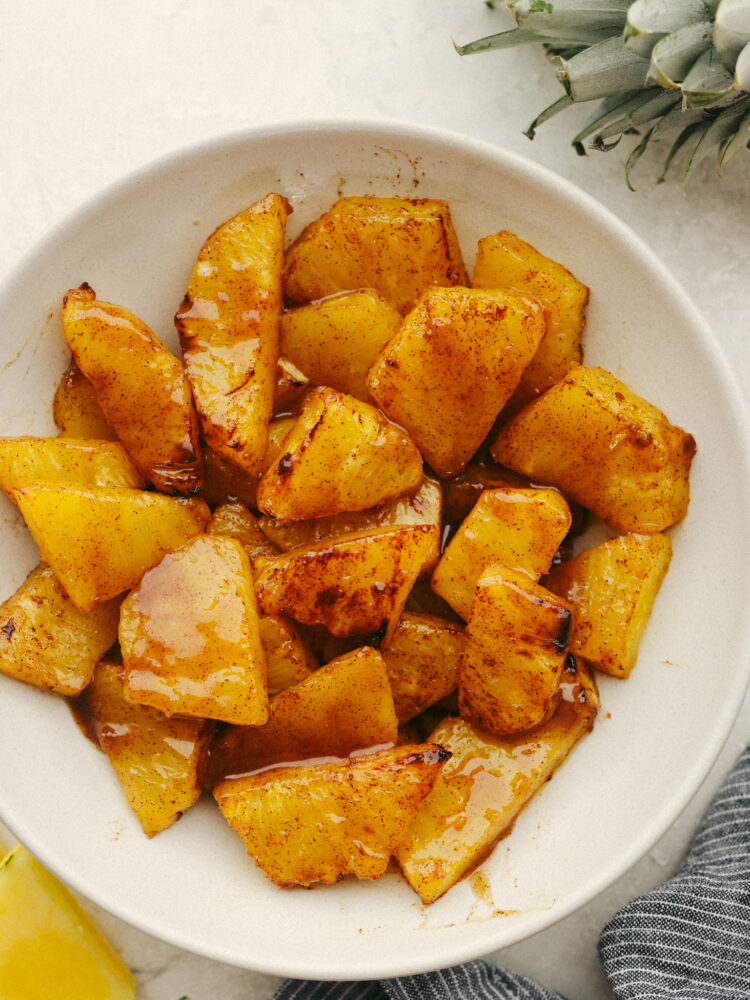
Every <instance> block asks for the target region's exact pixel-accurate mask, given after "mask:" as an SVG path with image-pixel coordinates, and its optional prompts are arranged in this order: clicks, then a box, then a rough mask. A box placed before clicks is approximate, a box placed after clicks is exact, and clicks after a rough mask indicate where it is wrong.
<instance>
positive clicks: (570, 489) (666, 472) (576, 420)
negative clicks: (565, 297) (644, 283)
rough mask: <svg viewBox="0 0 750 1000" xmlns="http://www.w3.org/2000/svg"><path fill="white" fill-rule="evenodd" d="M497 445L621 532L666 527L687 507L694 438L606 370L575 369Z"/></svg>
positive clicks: (498, 456) (499, 452)
mask: <svg viewBox="0 0 750 1000" xmlns="http://www.w3.org/2000/svg"><path fill="white" fill-rule="evenodd" d="M491 451H492V457H493V458H494V459H495V460H496V461H498V462H503V463H504V464H505V465H508V466H510V468H511V469H515V470H517V471H518V472H522V473H523V474H524V475H526V476H529V477H530V478H532V479H533V480H535V481H536V482H543V483H548V484H550V485H552V486H557V487H558V488H559V489H561V490H562V491H563V493H566V494H568V495H570V496H572V497H573V498H574V499H575V500H577V501H578V502H579V503H581V504H583V506H584V507H588V509H589V510H592V511H593V512H594V513H595V514H598V515H599V517H601V518H602V519H603V520H604V521H606V522H607V523H608V524H611V525H612V526H613V527H614V528H616V529H617V530H618V531H635V532H644V533H648V534H651V533H652V532H657V531H662V530H663V529H664V528H668V527H669V526H670V525H671V524H674V523H675V522H676V521H679V520H680V519H681V518H682V517H684V516H685V513H686V511H687V507H688V500H689V496H690V486H689V482H688V476H689V473H690V463H691V462H692V459H693V455H694V454H695V440H694V438H693V436H692V435H691V434H687V433H686V432H685V431H684V430H682V428H681V427H675V426H674V425H673V424H670V423H669V421H668V420H667V418H666V417H665V416H664V414H663V413H662V412H661V411H660V410H657V409H656V407H655V406H652V405H651V404H650V403H647V402H646V401H645V400H644V399H641V398H640V397H639V396H636V395H635V393H634V392H631V390H630V389H628V387H627V386H626V385H624V384H623V383H622V382H620V381H618V380H617V379H616V378H615V377H614V375H611V374H610V373H609V372H606V371H604V370H603V369H602V368H583V367H579V368H574V369H573V370H572V371H571V372H570V373H569V374H568V375H567V376H566V378H564V379H563V380H562V382H558V384H557V385H554V386H553V387H552V388H551V389H548V390H547V392H545V393H544V395H543V396H540V397H539V398H538V399H536V400H535V401H534V402H533V403H530V404H529V405H528V406H527V407H526V408H525V409H524V410H522V411H521V413H518V414H517V415H516V416H515V417H514V418H513V419H512V420H511V421H510V422H509V423H508V424H506V426H505V427H504V428H503V430H502V431H501V432H500V435H499V436H498V438H497V440H496V441H495V443H494V444H493V445H492V449H491Z"/></svg>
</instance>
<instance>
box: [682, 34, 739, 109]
mask: <svg viewBox="0 0 750 1000" xmlns="http://www.w3.org/2000/svg"><path fill="white" fill-rule="evenodd" d="M681 90H682V96H683V100H684V102H685V107H686V108H705V107H716V105H717V104H719V103H721V102H723V101H726V100H728V99H730V98H731V97H732V96H733V94H734V93H735V86H734V77H733V76H732V74H731V73H730V72H729V70H728V69H727V68H726V66H725V65H724V64H723V63H722V61H721V60H720V59H719V56H718V55H717V53H716V49H715V48H714V47H713V45H712V46H711V47H710V48H708V49H706V51H705V52H704V53H703V55H701V56H699V57H698V58H697V59H696V61H695V63H694V64H693V66H692V68H691V69H690V72H689V73H688V75H687V76H686V77H685V79H684V80H683V81H682V87H681Z"/></svg>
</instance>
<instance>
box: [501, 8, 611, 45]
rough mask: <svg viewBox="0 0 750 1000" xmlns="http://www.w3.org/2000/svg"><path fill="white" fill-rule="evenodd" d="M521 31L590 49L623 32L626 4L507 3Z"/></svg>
mask: <svg viewBox="0 0 750 1000" xmlns="http://www.w3.org/2000/svg"><path fill="white" fill-rule="evenodd" d="M507 2H508V7H509V8H510V11H511V13H512V14H513V17H514V18H515V20H516V23H517V24H518V27H519V28H520V29H521V30H522V31H530V32H532V33H533V34H535V35H544V36H545V37H547V38H550V37H551V38H555V39H556V40H557V41H558V42H574V43H576V44H586V45H592V44H594V43H596V42H600V41H603V40H604V39H605V38H609V37H610V36H611V35H613V34H615V33H617V32H618V31H620V30H621V29H622V26H623V24H624V23H625V15H626V12H627V9H628V3H629V0H552V2H548V0H507Z"/></svg>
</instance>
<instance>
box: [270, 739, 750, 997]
mask: <svg viewBox="0 0 750 1000" xmlns="http://www.w3.org/2000/svg"><path fill="white" fill-rule="evenodd" d="M599 956H600V958H601V962H602V966H603V967H604V971H605V973H606V975H607V978H608V979H609V982H610V985H611V986H612V990H613V993H614V996H615V997H616V998H617V1000H666V998H669V1000H750V747H748V749H747V750H746V751H745V752H744V754H743V755H742V757H741V758H740V760H739V761H738V763H737V765H736V767H735V769H734V771H733V772H732V774H731V775H730V776H729V778H727V780H726V782H725V783H724V785H723V787H722V788H721V790H720V792H719V794H718V795H717V797H716V799H715V800H714V802H713V804H712V806H711V808H710V809H709V812H708V815H707V816H706V818H705V819H704V821H703V824H702V826H701V828H700V830H699V831H698V834H697V836H696V838H695V840H694V842H693V845H692V847H691V849H690V853H689V854H688V856H687V858H686V860H685V862H684V864H683V865H682V867H681V868H680V870H679V871H678V872H677V874H676V875H675V876H674V878H672V879H671V881H669V882H667V883H666V884H665V885H663V886H660V887H659V888H658V889H654V890H652V891H651V892H649V893H646V895H645V896H640V897H639V898H638V899H634V900H633V901H632V902H631V903H628V905H627V906H626V907H624V909H622V910H620V912H619V913H617V914H615V916H614V917H613V918H612V920H610V922H609V923H608V924H607V925H606V927H605V928H604V930H603V931H602V933H601V936H600V938H599ZM274 1000H562V998H561V997H560V996H559V994H557V993H550V992H549V990H546V989H543V988H542V987H541V986H537V985H536V983H532V982H531V981H530V980H528V979H526V978H524V977H523V976H517V975H515V974H514V973H512V972H505V971H504V970H502V969H497V968H495V967H493V966H490V965H488V964H487V963H486V962H468V963H467V964H466V965H461V966H458V967H456V968H454V969H443V970H442V971H440V972H431V973H427V974H426V975H421V976H404V977H403V978H401V979H383V980H380V981H379V982H355V983H321V982H300V981H298V980H289V981H288V982H286V983H284V985H283V986H282V987H281V988H280V989H279V990H278V992H277V993H276V995H275V997H274Z"/></svg>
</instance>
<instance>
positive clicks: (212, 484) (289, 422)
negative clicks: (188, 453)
mask: <svg viewBox="0 0 750 1000" xmlns="http://www.w3.org/2000/svg"><path fill="white" fill-rule="evenodd" d="M296 422H297V421H296V419H295V418H294V417H282V418H281V419H280V420H272V421H271V423H270V424H269V425H268V447H267V448H266V456H265V458H264V459H263V471H265V470H266V469H268V468H269V467H270V466H271V465H272V464H273V463H274V462H275V461H276V459H277V458H278V457H279V455H280V453H281V446H282V445H283V443H284V439H285V438H286V436H287V434H288V433H289V431H290V430H291V429H292V427H294V425H295V423H296ZM204 459H205V463H206V468H205V472H204V476H203V490H202V496H203V499H204V500H205V501H206V503H207V504H208V505H209V506H210V507H217V506H219V505H220V504H223V503H227V502H230V503H231V502H233V501H235V500H239V501H240V503H244V504H245V506H246V507H254V506H255V504H256V503H257V500H258V477H257V476H250V475H248V473H247V472H245V471H244V470H243V469H240V468H239V467H238V466H236V465H232V464H231V463H230V462H225V461H224V459H223V458H221V457H220V456H219V455H217V454H216V452H215V451H212V450H211V449H210V448H205V449H204Z"/></svg>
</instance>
